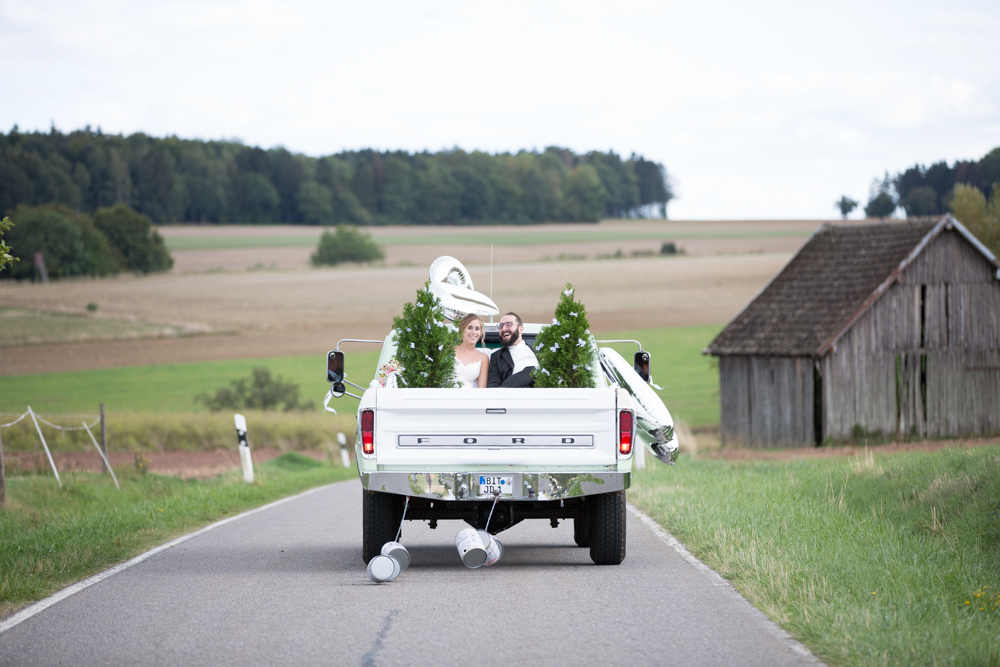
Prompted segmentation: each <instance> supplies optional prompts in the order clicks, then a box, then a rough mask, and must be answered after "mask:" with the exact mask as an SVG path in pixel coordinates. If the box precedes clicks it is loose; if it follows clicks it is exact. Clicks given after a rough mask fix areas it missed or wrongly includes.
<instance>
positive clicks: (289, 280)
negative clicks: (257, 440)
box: [0, 253, 790, 375]
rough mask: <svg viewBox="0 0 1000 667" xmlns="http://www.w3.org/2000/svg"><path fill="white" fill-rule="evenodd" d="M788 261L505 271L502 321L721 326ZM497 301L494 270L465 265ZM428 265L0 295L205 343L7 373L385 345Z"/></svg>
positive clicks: (62, 346)
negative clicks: (576, 306) (566, 309)
mask: <svg viewBox="0 0 1000 667" xmlns="http://www.w3.org/2000/svg"><path fill="white" fill-rule="evenodd" d="M789 257H790V255H789V254H788V253H771V254H754V255H735V256H704V257H692V256H682V257H670V258H662V257H653V258H641V259H621V260H590V261H564V262H541V263H533V264H532V263H525V264H497V265H495V266H494V279H493V283H494V284H493V295H494V300H495V301H496V302H497V305H498V306H499V307H500V308H501V310H503V311H507V310H514V311H516V312H518V313H519V314H520V315H521V316H522V317H523V318H524V319H525V320H527V321H535V322H547V321H548V320H549V319H550V318H551V317H552V311H553V309H554V308H555V305H556V302H557V301H558V297H559V291H560V290H561V289H562V286H563V284H564V283H566V282H571V283H573V284H574V285H575V286H576V288H577V293H578V295H579V297H580V298H581V300H582V301H583V302H584V303H585V304H586V305H587V309H588V315H589V318H590V323H591V326H592V328H593V330H594V331H611V330H616V329H630V328H647V327H666V326H687V325H694V324H718V323H725V322H727V321H729V320H730V319H731V318H732V317H733V315H734V314H735V313H736V312H737V311H738V310H739V309H740V308H741V307H742V306H743V305H744V304H745V303H746V302H747V301H748V300H749V299H750V298H751V297H752V296H753V295H754V294H755V293H756V292H757V291H758V290H759V289H760V288H761V287H762V286H763V285H764V284H765V283H766V282H767V281H768V280H769V279H770V278H771V276H773V275H774V274H775V273H776V272H777V271H778V270H779V269H780V268H781V267H782V266H783V265H784V264H785V263H786V262H787V261H788V259H789ZM469 271H470V273H471V274H472V277H473V279H474V280H475V284H476V287H477V288H478V289H479V290H481V291H483V292H485V293H489V289H490V288H489V285H490V280H489V275H490V273H489V272H490V269H489V265H488V264H487V265H476V264H471V263H470V265H469ZM426 279H427V267H426V266H419V267H417V266H413V267H365V268H358V267H338V268H331V269H311V270H299V271H268V270H264V271H240V272H222V273H200V274H193V273H189V274H176V273H170V274H163V275H151V276H144V277H141V278H137V277H134V276H118V277H116V278H109V279H101V280H76V281H62V282H59V283H53V284H51V285H37V284H36V285H32V284H0V303H3V304H4V305H7V306H15V307H21V308H36V309H40V310H47V311H61V312H73V313H84V312H85V309H86V305H87V304H88V303H91V302H92V303H96V304H97V305H98V307H99V312H100V313H101V315H102V316H105V317H122V318H136V319H139V320H143V321H149V322H158V323H164V324H172V325H176V326H181V327H184V326H187V327H192V326H197V327H201V328H203V329H206V330H208V331H211V332H213V333H211V334H208V335H200V336H188V337H172V338H159V339H146V340H123V341H106V342H90V343H57V344H45V345H29V346H23V347H18V348H7V351H6V352H5V359H4V364H3V369H2V371H0V374H4V375H19V374H25V373H38V372H53V371H64V370H81V369H88V368H104V367H111V366H131V365H139V364H153V363H172V362H186V361H204V360H210V359H238V358H254V357H270V356H282V355H291V354H308V353H316V351H317V350H326V349H329V348H331V347H332V346H333V344H335V343H336V341H337V340H338V339H340V338H347V337H351V338H382V337H384V336H385V335H386V333H388V330H389V328H390V326H391V323H392V318H393V316H395V315H398V314H399V313H400V312H401V308H402V304H403V303H405V302H407V301H411V300H412V299H413V298H414V296H415V293H416V290H417V289H418V288H419V287H420V286H421V285H422V284H423V282H424V281H425V280H426Z"/></svg>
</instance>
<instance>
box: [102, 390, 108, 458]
mask: <svg viewBox="0 0 1000 667" xmlns="http://www.w3.org/2000/svg"><path fill="white" fill-rule="evenodd" d="M101 451H102V452H104V458H105V460H106V459H107V458H108V425H107V422H105V420H104V403H101ZM101 471H102V472H108V464H107V463H105V462H104V461H101Z"/></svg>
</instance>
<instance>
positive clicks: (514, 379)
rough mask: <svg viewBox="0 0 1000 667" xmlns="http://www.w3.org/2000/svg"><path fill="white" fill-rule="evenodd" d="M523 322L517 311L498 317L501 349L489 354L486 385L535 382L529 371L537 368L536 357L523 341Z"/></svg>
mask: <svg viewBox="0 0 1000 667" xmlns="http://www.w3.org/2000/svg"><path fill="white" fill-rule="evenodd" d="M523 331H524V323H523V322H521V318H520V317H518V316H517V313H507V314H506V315H504V316H503V317H501V318H500V326H499V332H500V344H501V345H503V349H501V350H500V351H499V352H494V353H493V354H492V355H490V375H489V379H488V380H487V381H486V386H487V387H530V386H532V385H534V384H535V380H534V378H532V377H531V371H532V369H534V368H538V359H537V358H536V357H535V353H534V352H532V351H531V348H530V347H528V345H527V344H526V343H525V342H524V339H523V338H522V337H521V333H522V332H523Z"/></svg>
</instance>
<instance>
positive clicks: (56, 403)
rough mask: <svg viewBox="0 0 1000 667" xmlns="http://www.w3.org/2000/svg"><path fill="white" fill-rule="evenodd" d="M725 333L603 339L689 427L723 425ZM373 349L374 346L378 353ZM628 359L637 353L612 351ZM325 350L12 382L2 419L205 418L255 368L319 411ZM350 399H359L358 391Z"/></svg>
mask: <svg viewBox="0 0 1000 667" xmlns="http://www.w3.org/2000/svg"><path fill="white" fill-rule="evenodd" d="M720 329H721V327H718V326H715V325H711V326H698V327H677V328H666V329H646V330H641V331H616V332H606V333H602V334H600V335H599V336H598V338H635V339H638V340H640V341H641V342H642V343H643V345H644V347H645V349H647V350H648V351H649V352H650V353H651V355H652V371H653V380H654V381H655V382H656V383H658V384H660V385H661V386H663V387H664V389H663V391H662V392H659V393H660V395H661V396H662V397H663V400H664V403H665V404H666V406H667V407H668V408H669V409H670V410H671V412H672V413H673V414H674V416H675V417H679V418H681V419H683V420H685V421H686V422H687V423H688V425H690V426H706V425H711V424H716V423H718V421H719V401H718V391H719V389H718V387H719V378H718V371H717V370H715V368H714V364H713V362H712V360H711V359H710V358H709V357H704V356H702V354H701V350H702V349H703V348H704V347H705V346H706V345H708V343H709V342H710V341H711V340H712V338H713V337H714V336H715V335H716V334H717V333H718V332H719V330H720ZM372 347H373V346H372ZM372 347H366V348H361V349H360V351H358V350H359V348H358V347H354V349H351V348H349V347H348V348H345V349H346V367H347V377H348V379H350V380H352V381H354V382H356V383H357V384H360V385H361V386H365V387H366V386H368V383H369V382H370V381H371V379H372V377H373V376H374V374H375V365H376V364H377V362H378V352H377V351H375V350H374V349H372ZM613 347H615V348H617V349H618V350H619V351H620V352H621V353H622V354H623V355H625V357H626V358H627V359H630V358H631V355H632V353H633V352H635V351H636V349H637V348H636V347H635V346H634V345H631V346H630V345H614V346H613ZM325 352H326V351H325V350H323V351H322V352H319V353H318V354H315V355H299V356H291V357H272V358H266V359H240V360H227V361H208V362H200V363H186V364H162V365H155V366H130V367H123V368H105V369H97V370H90V371H73V372H66V373H40V374H36V375H17V376H6V377H4V378H3V380H2V381H0V412H3V413H17V414H20V413H22V412H24V409H25V407H26V406H28V405H30V406H31V407H32V408H33V409H34V410H35V411H36V412H39V413H43V414H44V413H47V414H95V413H96V412H97V409H98V404H99V403H101V402H103V403H104V404H105V406H106V408H107V409H108V410H109V411H111V412H172V413H177V412H201V411H204V410H205V408H204V407H203V406H201V405H200V404H197V403H196V402H195V400H194V397H195V396H197V395H198V394H200V393H202V392H214V391H215V390H216V389H217V388H219V387H221V386H224V385H227V384H228V383H229V382H230V381H232V380H235V379H237V378H241V377H246V376H248V375H249V374H250V370H251V369H252V368H253V367H255V366H264V367H266V368H268V369H269V370H270V371H271V372H272V374H276V375H280V376H282V377H283V378H284V379H285V380H289V381H292V382H295V383H296V384H298V385H299V389H300V396H301V397H302V398H303V399H304V400H313V401H314V402H315V403H316V406H317V409H319V408H320V407H321V405H322V402H323V397H324V396H325V394H326V391H327V389H328V388H329V385H327V383H326V381H325V376H326V366H325V364H326V359H325V356H324V355H325ZM352 393H356V392H355V390H353V389H352ZM331 405H332V407H334V408H335V409H336V410H337V411H338V412H342V413H345V414H354V412H355V411H356V410H357V401H355V400H354V399H351V398H349V397H344V398H341V399H337V400H334V401H333V402H332V403H331Z"/></svg>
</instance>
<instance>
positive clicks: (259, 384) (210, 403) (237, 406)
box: [194, 366, 315, 412]
mask: <svg viewBox="0 0 1000 667" xmlns="http://www.w3.org/2000/svg"><path fill="white" fill-rule="evenodd" d="M194 400H195V403H200V404H203V405H204V406H205V407H206V408H208V409H209V410H211V411H212V412H221V411H222V410H277V409H279V408H280V409H282V410H284V411H285V412H290V411H292V410H312V409H313V408H315V404H314V403H313V402H312V401H308V402H305V403H303V402H302V401H301V400H299V385H297V384H295V383H294V382H285V381H284V380H282V378H281V376H280V375H278V376H276V377H273V376H272V375H271V371H269V370H268V369H267V368H264V367H262V366H259V367H256V368H254V369H252V370H251V371H250V377H249V378H240V379H238V380H233V381H232V382H230V383H229V386H228V387H219V388H218V389H217V390H216V391H215V393H214V394H211V395H210V394H207V393H204V392H202V393H200V394H198V395H197V396H195V398H194Z"/></svg>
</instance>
